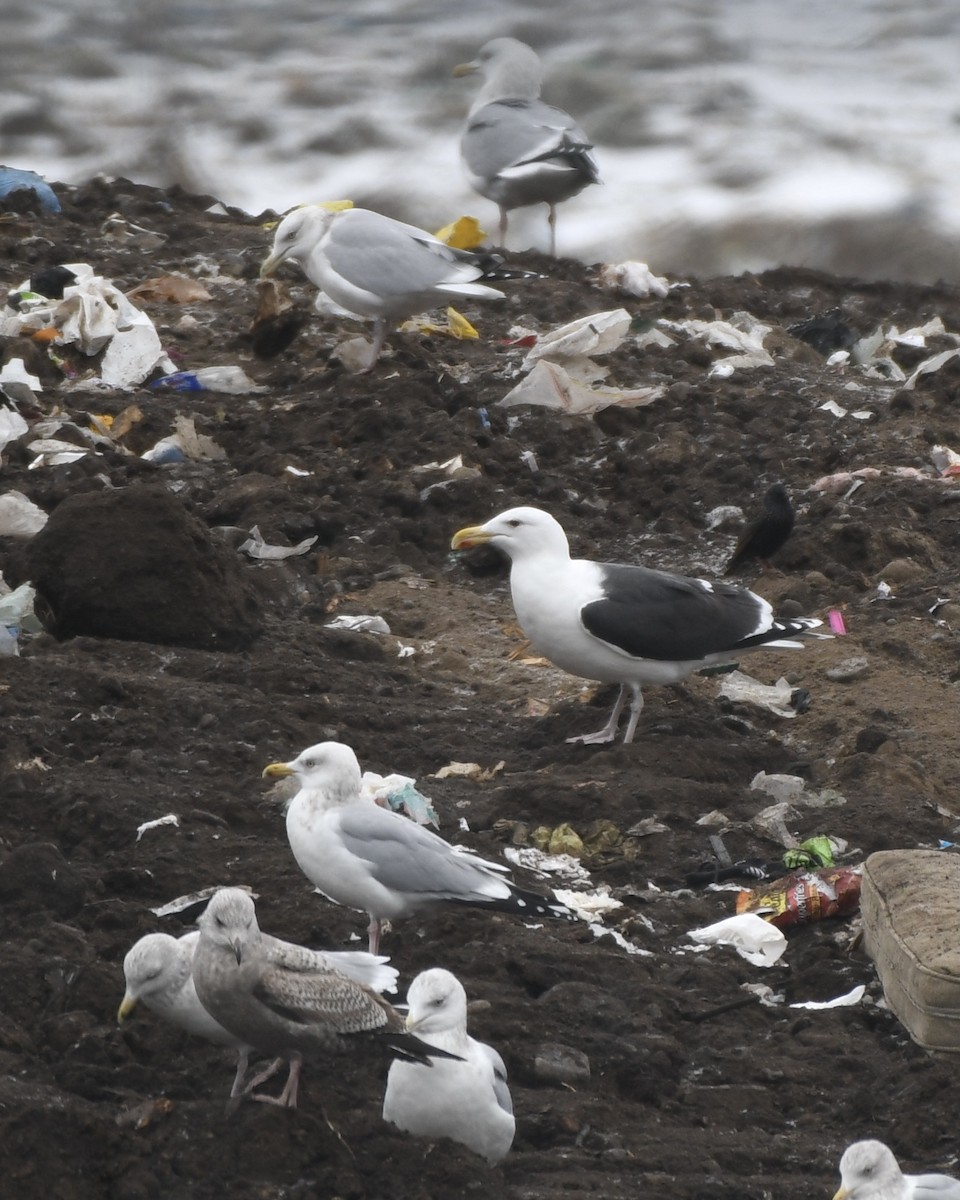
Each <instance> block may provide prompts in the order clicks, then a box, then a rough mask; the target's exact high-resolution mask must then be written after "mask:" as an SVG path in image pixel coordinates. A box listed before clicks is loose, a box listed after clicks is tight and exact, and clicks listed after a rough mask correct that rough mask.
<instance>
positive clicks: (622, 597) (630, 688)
mask: <svg viewBox="0 0 960 1200" xmlns="http://www.w3.org/2000/svg"><path fill="white" fill-rule="evenodd" d="M486 542H489V543H490V544H491V545H493V546H496V547H497V548H498V549H499V550H502V551H503V552H504V553H505V554H506V555H507V556H508V557H509V558H510V560H511V568H510V590H511V592H512V594H513V606H514V609H515V610H516V614H517V620H518V621H519V623H520V626H521V628H522V629H523V632H524V634H525V635H526V637H527V638H528V639H529V640H530V643H531V645H532V646H533V648H534V650H535V651H536V652H537V653H538V654H541V655H543V656H544V657H545V658H549V659H550V661H551V662H552V663H555V664H556V666H558V667H560V669H561V670H563V671H569V672H570V674H571V675H579V676H581V677H582V678H584V679H595V680H598V681H599V682H601V683H619V684H620V694H619V696H618V697H617V701H616V704H614V706H613V712H612V713H611V715H610V720H609V721H608V722H607V724H606V725H605V726H604V727H603V729H600V730H598V731H597V732H596V733H593V734H586V735H584V736H581V737H574V738H568V739H567V740H568V741H571V742H585V743H588V744H600V743H603V742H611V741H613V739H614V738H615V737H616V735H617V727H618V725H619V721H620V714H621V712H622V711H623V706H624V704H625V703H626V699H627V696H628V694H629V695H631V697H632V699H631V704H630V719H629V721H628V722H627V728H626V732H625V734H624V738H623V740H624V741H625V742H630V741H632V740H633V735H634V731H635V730H636V727H637V721H638V720H639V717H640V712H641V710H642V708H643V692H642V690H641V688H642V685H643V684H645V683H658V684H663V683H676V682H677V681H678V680H681V679H683V678H684V677H685V676H687V675H689V674H691V672H693V671H696V670H698V669H699V668H700V667H704V666H707V665H709V664H711V663H726V662H730V661H731V659H735V658H736V657H737V656H739V655H740V654H743V653H744V652H745V651H748V650H757V649H761V648H762V647H768V648H770V649H773V648H777V649H779V648H786V647H790V648H798V647H800V646H802V645H803V643H802V642H799V641H794V640H792V639H794V638H796V637H801V636H803V635H804V634H805V633H807V631H808V630H810V629H813V628H815V627H816V626H818V625H821V624H822V622H821V621H820V620H818V619H817V618H815V617H798V618H796V619H795V620H786V619H783V620H778V619H776V618H775V617H774V615H773V610H772V608H771V607H770V605H769V604H768V603H767V601H766V600H764V599H763V598H762V597H761V596H757V595H755V594H754V593H753V592H748V591H747V590H746V589H745V588H739V587H734V586H733V585H732V584H729V583H720V582H717V583H712V582H711V581H710V580H707V579H693V578H690V577H688V576H685V575H673V574H671V573H669V572H667V571H655V570H651V569H649V568H647V567H639V566H628V565H621V564H619V563H597V562H590V561H588V560H587V559H582V558H581V559H572V558H571V557H570V547H569V545H568V543H567V536H566V534H565V533H564V531H563V528H562V527H561V525H560V524H559V522H557V521H555V520H554V518H553V517H551V516H550V515H549V513H546V512H543V511H542V510H541V509H539V508H511V509H508V510H507V511H506V512H502V513H500V514H499V515H498V516H496V517H493V518H491V520H489V521H487V522H486V524H484V525H471V526H469V527H468V528H466V529H461V530H459V531H458V532H457V533H456V534H454V537H453V541H452V546H453V549H454V550H466V549H470V548H471V547H473V546H479V545H481V544H483V543H486ZM813 636H823V635H816V634H815V635H813ZM827 636H829V635H827Z"/></svg>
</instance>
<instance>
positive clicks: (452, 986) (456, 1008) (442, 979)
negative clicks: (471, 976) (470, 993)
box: [407, 967, 467, 1034]
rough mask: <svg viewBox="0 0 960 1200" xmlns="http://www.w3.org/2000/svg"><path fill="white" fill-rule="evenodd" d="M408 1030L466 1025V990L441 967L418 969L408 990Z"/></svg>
mask: <svg viewBox="0 0 960 1200" xmlns="http://www.w3.org/2000/svg"><path fill="white" fill-rule="evenodd" d="M407 1004H408V1005H409V1009H410V1011H409V1013H408V1015H407V1029H409V1030H410V1031H411V1032H414V1031H415V1032H416V1033H418V1034H430V1033H446V1032H447V1031H448V1030H451V1029H459V1030H466V1028H467V993H466V992H465V991H464V990H463V984H462V983H461V982H460V980H459V979H457V977H456V975H451V973H450V972H449V971H445V970H444V969H443V968H442V967H433V968H432V969H431V970H429V971H421V972H420V974H419V975H418V976H417V977H416V979H414V981H413V983H411V984H410V987H409V989H408V990H407Z"/></svg>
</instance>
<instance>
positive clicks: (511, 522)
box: [507, 519, 523, 529]
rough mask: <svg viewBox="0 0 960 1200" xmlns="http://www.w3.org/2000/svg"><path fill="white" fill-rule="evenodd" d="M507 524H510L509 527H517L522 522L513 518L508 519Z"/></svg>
mask: <svg viewBox="0 0 960 1200" xmlns="http://www.w3.org/2000/svg"><path fill="white" fill-rule="evenodd" d="M507 524H508V525H509V526H510V528H511V529H519V528H520V526H521V525H522V524H523V522H522V521H517V520H516V519H514V520H513V521H508V522H507Z"/></svg>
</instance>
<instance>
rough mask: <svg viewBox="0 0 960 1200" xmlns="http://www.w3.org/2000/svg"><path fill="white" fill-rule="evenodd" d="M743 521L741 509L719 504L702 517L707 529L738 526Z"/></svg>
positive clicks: (731, 505)
mask: <svg viewBox="0 0 960 1200" xmlns="http://www.w3.org/2000/svg"><path fill="white" fill-rule="evenodd" d="M742 521H743V509H742V508H739V507H738V506H737V505H736V504H720V505H718V506H717V507H716V508H711V509H710V511H709V512H708V513H707V515H706V516H705V517H704V523H705V525H706V527H707V529H720V528H721V527H722V526H724V525H734V524H736V525H740V524H741V522H742Z"/></svg>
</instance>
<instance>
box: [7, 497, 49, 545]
mask: <svg viewBox="0 0 960 1200" xmlns="http://www.w3.org/2000/svg"><path fill="white" fill-rule="evenodd" d="M46 523H47V514H46V513H45V512H44V511H43V509H42V508H41V507H40V506H39V505H38V504H34V502H33V501H32V500H31V499H29V498H28V497H27V496H25V495H24V494H23V492H5V493H4V494H3V495H2V496H0V537H17V538H30V537H33V535H34V534H35V533H39V532H40V530H41V529H42V528H43V527H44V525H46Z"/></svg>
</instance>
